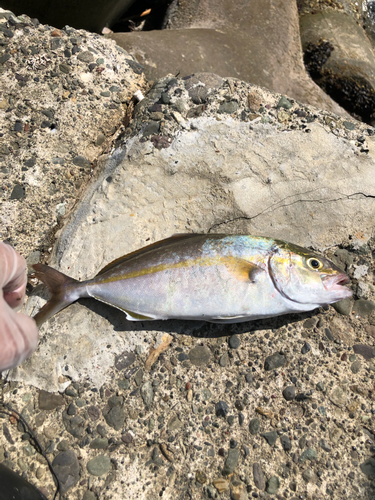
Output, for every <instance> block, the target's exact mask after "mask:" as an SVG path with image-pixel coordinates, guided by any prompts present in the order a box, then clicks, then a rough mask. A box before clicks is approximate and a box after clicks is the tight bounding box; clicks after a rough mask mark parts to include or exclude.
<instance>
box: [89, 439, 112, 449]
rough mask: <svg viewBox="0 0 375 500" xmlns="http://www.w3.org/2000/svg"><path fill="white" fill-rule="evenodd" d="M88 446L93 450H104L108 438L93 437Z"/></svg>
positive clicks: (106, 446)
mask: <svg viewBox="0 0 375 500" xmlns="http://www.w3.org/2000/svg"><path fill="white" fill-rule="evenodd" d="M90 448H91V449H93V450H105V449H106V448H108V439H107V438H102V437H100V438H95V439H93V440H92V441H91V443H90Z"/></svg>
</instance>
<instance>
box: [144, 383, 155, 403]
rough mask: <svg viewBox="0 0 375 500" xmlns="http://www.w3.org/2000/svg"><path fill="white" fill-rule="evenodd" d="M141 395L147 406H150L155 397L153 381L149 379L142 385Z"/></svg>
mask: <svg viewBox="0 0 375 500" xmlns="http://www.w3.org/2000/svg"><path fill="white" fill-rule="evenodd" d="M141 397H142V399H143V402H144V404H145V406H150V405H151V403H152V401H153V399H154V390H153V388H152V384H151V382H150V381H149V380H148V381H147V382H145V383H144V384H143V385H142V387H141Z"/></svg>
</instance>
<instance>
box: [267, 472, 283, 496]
mask: <svg viewBox="0 0 375 500" xmlns="http://www.w3.org/2000/svg"><path fill="white" fill-rule="evenodd" d="M279 488H280V479H279V478H278V477H277V476H271V477H270V478H269V480H268V481H267V487H266V491H267V493H268V494H269V495H275V494H276V491H277V490H278V489H279Z"/></svg>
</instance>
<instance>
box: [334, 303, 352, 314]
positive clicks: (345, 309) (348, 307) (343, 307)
mask: <svg viewBox="0 0 375 500" xmlns="http://www.w3.org/2000/svg"><path fill="white" fill-rule="evenodd" d="M352 304H353V302H352V300H350V299H343V300H339V302H335V303H334V304H332V307H333V308H334V309H335V310H336V311H337V312H338V313H339V314H342V315H343V316H350V314H351V312H352Z"/></svg>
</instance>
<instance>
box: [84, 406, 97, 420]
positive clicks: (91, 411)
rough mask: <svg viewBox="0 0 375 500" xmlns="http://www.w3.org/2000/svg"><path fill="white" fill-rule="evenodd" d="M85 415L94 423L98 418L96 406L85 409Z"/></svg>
mask: <svg viewBox="0 0 375 500" xmlns="http://www.w3.org/2000/svg"><path fill="white" fill-rule="evenodd" d="M87 414H88V416H89V417H90V418H91V420H92V421H93V422H95V420H98V418H99V417H100V410H99V408H98V407H97V406H94V405H92V406H89V407H88V408H87Z"/></svg>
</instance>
